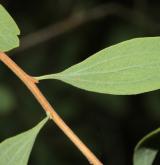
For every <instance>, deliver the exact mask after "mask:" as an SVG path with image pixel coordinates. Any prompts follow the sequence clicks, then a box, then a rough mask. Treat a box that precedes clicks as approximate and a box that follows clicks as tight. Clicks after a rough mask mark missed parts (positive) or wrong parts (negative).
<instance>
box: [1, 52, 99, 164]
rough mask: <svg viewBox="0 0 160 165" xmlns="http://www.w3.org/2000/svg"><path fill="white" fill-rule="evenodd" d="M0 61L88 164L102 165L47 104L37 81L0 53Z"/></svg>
mask: <svg viewBox="0 0 160 165" xmlns="http://www.w3.org/2000/svg"><path fill="white" fill-rule="evenodd" d="M0 60H1V61H2V62H3V63H4V64H5V65H7V66H8V68H9V69H10V70H12V71H13V72H14V73H15V74H16V75H17V77H19V78H20V79H21V80H22V82H23V83H24V84H25V85H26V86H27V87H28V89H29V90H30V91H31V93H32V94H33V95H34V96H35V98H36V99H37V101H38V102H39V103H40V105H41V106H42V107H43V109H44V110H45V112H46V113H47V114H48V115H49V116H50V118H51V119H52V120H53V121H54V122H55V123H56V124H57V126H58V127H59V128H60V129H61V130H62V131H63V132H64V133H65V134H66V135H67V136H68V138H69V139H70V140H71V141H72V142H73V143H74V144H75V145H76V146H77V148H78V149H79V150H80V151H81V152H82V153H83V155H84V156H85V157H86V158H87V159H88V161H89V162H90V164H93V165H102V163H101V162H100V160H98V158H97V157H96V156H95V155H94V154H93V153H92V152H91V150H90V149H89V148H87V146H86V145H85V144H84V143H83V142H82V141H81V140H80V139H79V137H78V136H77V135H76V134H75V133H74V132H73V131H72V130H71V129H70V128H69V127H68V126H67V125H66V123H65V122H64V121H63V120H62V118H61V117H60V116H59V115H58V114H57V113H56V111H55V110H54V109H53V107H52V106H51V105H50V104H49V102H48V101H47V99H46V98H45V97H44V95H43V94H42V93H41V91H40V90H39V88H38V87H37V85H36V83H38V81H37V80H36V79H34V78H32V77H31V76H29V75H28V74H27V73H25V72H24V71H23V70H22V69H21V68H20V67H19V66H18V65H17V64H16V63H15V62H14V61H12V60H11V59H10V58H9V57H8V56H7V55H6V54H5V53H2V52H1V53H0Z"/></svg>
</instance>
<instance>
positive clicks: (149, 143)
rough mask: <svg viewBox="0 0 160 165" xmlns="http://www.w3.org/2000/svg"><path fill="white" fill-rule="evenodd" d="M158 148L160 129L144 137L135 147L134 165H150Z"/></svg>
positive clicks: (159, 144)
mask: <svg viewBox="0 0 160 165" xmlns="http://www.w3.org/2000/svg"><path fill="white" fill-rule="evenodd" d="M159 148H160V128H158V129H157V130H155V131H153V132H151V133H149V134H148V135H146V136H145V137H144V138H143V139H142V140H141V141H140V142H139V143H138V144H137V146H136V148H135V152H134V159H133V160H134V165H152V164H153V162H154V160H155V158H156V155H157V153H158V151H159Z"/></svg>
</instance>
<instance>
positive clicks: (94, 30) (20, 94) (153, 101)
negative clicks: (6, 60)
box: [0, 0, 160, 165]
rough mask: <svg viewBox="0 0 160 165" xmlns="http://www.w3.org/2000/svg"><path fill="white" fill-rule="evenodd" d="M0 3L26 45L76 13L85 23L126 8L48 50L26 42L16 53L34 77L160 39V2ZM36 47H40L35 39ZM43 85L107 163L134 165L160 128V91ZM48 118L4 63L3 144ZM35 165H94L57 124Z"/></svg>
mask: <svg viewBox="0 0 160 165" xmlns="http://www.w3.org/2000/svg"><path fill="white" fill-rule="evenodd" d="M0 3H1V4H3V5H4V6H5V8H6V9H7V10H8V11H9V12H10V13H11V15H12V16H13V18H14V19H15V20H16V22H17V24H18V26H19V28H20V29H21V36H20V38H21V39H22V40H23V38H24V37H25V36H27V35H29V34H31V33H33V32H37V31H39V30H40V29H45V28H46V27H48V26H49V25H51V24H53V25H54V24H56V23H58V22H60V21H63V20H66V19H67V18H68V17H70V16H71V15H72V14H73V13H78V12H80V11H82V12H84V16H83V17H84V18H85V15H86V16H87V15H89V14H90V13H91V14H93V13H92V12H94V10H92V9H94V8H96V7H98V6H100V5H102V6H106V5H107V4H109V3H114V5H111V7H110V9H108V10H111V11H112V10H115V7H116V5H118V6H119V5H120V7H122V9H121V10H120V11H118V12H115V13H114V12H113V13H112V14H110V15H108V16H105V17H103V18H99V19H96V20H94V21H88V22H85V23H83V24H82V25H80V26H78V27H77V28H74V29H71V30H70V31H67V32H65V33H63V34H61V35H58V36H57V37H53V38H51V39H50V40H48V41H43V39H42V41H43V42H42V43H41V44H36V45H35V46H33V47H30V48H27V49H25V50H24V49H21V48H22V47H23V46H24V45H23V42H22V44H21V47H20V49H17V50H15V51H11V52H10V53H9V55H10V56H11V57H12V58H13V59H14V61H15V62H16V63H17V64H19V65H20V66H21V67H22V68H23V69H24V70H25V71H26V72H27V73H29V74H31V75H34V76H40V75H43V74H49V73H55V72H58V71H62V70H63V69H65V68H67V67H69V66H71V65H73V64H75V63H78V62H80V61H82V60H84V59H85V58H87V57H88V56H90V55H92V54H93V53H95V52H97V51H99V50H101V49H103V48H105V47H107V46H109V45H112V44H115V43H118V42H120V41H123V40H127V39H130V38H134V37H143V36H158V35H159V34H160V21H159V20H160V10H159V9H160V1H158V0H157V1H156V0H152V1H151V0H117V1H116V0H110V1H109V0H108V1H107V0H106V1H105V0H39V1H38V0H37V1H36V0H32V1H30V0H26V1H25V0H1V1H0ZM102 6H101V7H102ZM95 14H96V13H95ZM57 30H58V29H57ZM39 37H40V38H41V35H40V36H39ZM42 38H43V36H42ZM29 42H34V36H33V39H31V40H30V41H29ZM135 51H136V50H135ZM39 87H40V89H41V90H42V91H43V93H44V94H45V96H46V97H47V98H48V100H49V101H50V103H51V104H52V105H54V107H55V109H56V111H57V112H58V113H59V114H60V115H61V116H62V117H63V119H64V120H65V121H66V122H67V123H68V125H69V126H70V127H71V128H72V129H73V130H74V131H75V132H76V133H77V135H78V136H79V137H80V138H81V139H82V140H83V141H84V142H85V143H86V144H87V146H89V147H90V148H91V149H92V151H93V152H94V153H95V154H96V155H97V156H98V157H99V158H100V159H101V160H102V162H103V163H104V164H105V165H131V164H132V155H133V149H134V146H135V145H136V143H137V142H138V141H139V140H140V138H142V137H143V136H144V135H145V134H146V133H148V132H149V131H151V130H153V129H156V128H157V127H159V125H160V91H154V92H150V93H145V94H141V95H135V96H113V95H107V94H106V95H104V94H96V93H91V92H86V91H83V90H80V89H77V88H75V87H72V86H69V85H67V84H64V83H62V82H59V81H54V80H46V81H42V82H41V83H40V84H39ZM44 117H45V114H44V112H43V110H42V108H41V107H40V105H39V104H38V103H37V102H36V100H35V99H34V97H33V96H32V95H31V93H30V92H29V91H28V90H27V88H26V87H25V86H24V85H23V84H22V83H21V82H20V80H19V79H18V78H17V77H16V76H14V75H13V73H11V72H10V71H9V69H8V68H6V67H5V66H4V65H3V64H0V141H2V140H4V139H5V138H8V137H10V136H13V135H15V134H17V133H20V132H22V131H24V130H27V129H29V128H31V127H33V126H34V125H35V124H36V123H38V122H39V121H40V120H41V119H43V118H44ZM35 164H37V165H52V164H53V165H54V164H56V165H72V164H73V165H85V164H86V165H87V164H88V162H87V161H86V159H85V158H84V157H83V156H82V154H81V153H80V152H79V151H78V150H77V149H76V148H75V146H74V145H73V144H72V143H71V142H70V141H69V140H68V139H67V138H66V136H65V135H64V134H63V133H62V132H61V131H60V130H59V128H57V126H55V124H54V123H52V122H49V123H48V124H47V125H46V126H45V127H44V129H43V130H42V131H41V133H40V135H39V137H38V138H37V141H36V143H35V146H34V148H33V152H32V154H31V159H30V161H29V165H35Z"/></svg>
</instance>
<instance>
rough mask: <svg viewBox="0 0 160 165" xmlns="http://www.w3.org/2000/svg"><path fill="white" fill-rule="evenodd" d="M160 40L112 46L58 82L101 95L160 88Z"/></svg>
mask: <svg viewBox="0 0 160 165" xmlns="http://www.w3.org/2000/svg"><path fill="white" fill-rule="evenodd" d="M159 73H160V37H146V38H137V39H132V40H128V41H125V42H122V43H119V44H117V45H114V46H111V47H108V48H106V49H104V50H102V51H100V52H98V53H96V54H95V55H93V56H91V57H89V58H87V59H86V60H84V61H83V62H81V63H79V64H76V65H74V66H72V67H70V68H68V69H66V70H64V71H63V72H61V73H57V74H51V75H45V76H40V77H37V79H38V80H42V79H58V80H62V81H64V82H66V83H69V84H72V85H73V86H76V87H79V88H82V89H85V90H88V91H93V92H99V93H109V94H118V95H129V94H139V93H143V92H148V91H152V90H156V89H159V88H160V74H159Z"/></svg>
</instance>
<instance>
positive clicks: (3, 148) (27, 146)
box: [0, 117, 48, 165]
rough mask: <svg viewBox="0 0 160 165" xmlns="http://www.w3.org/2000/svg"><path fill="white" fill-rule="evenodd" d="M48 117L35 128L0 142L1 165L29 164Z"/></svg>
mask: <svg viewBox="0 0 160 165" xmlns="http://www.w3.org/2000/svg"><path fill="white" fill-rule="evenodd" d="M47 120H48V117H47V118H45V119H44V120H42V121H41V122H40V123H39V124H38V125H36V126H35V127H34V128H32V129H30V130H28V131H26V132H24V133H21V134H19V135H17V136H14V137H11V138H8V139H6V140H4V141H3V142H1V143H0V164H1V165H27V163H28V159H29V156H30V153H31V150H32V147H33V145H34V142H35V139H36V137H37V135H38V133H39V131H40V130H41V128H42V127H43V126H44V124H45V123H46V122H47Z"/></svg>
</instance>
